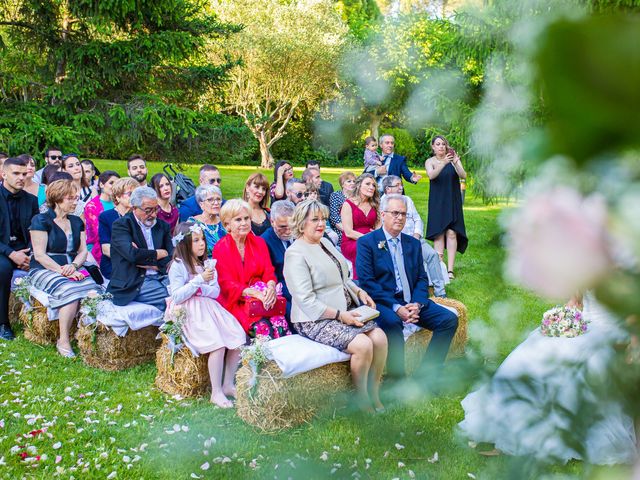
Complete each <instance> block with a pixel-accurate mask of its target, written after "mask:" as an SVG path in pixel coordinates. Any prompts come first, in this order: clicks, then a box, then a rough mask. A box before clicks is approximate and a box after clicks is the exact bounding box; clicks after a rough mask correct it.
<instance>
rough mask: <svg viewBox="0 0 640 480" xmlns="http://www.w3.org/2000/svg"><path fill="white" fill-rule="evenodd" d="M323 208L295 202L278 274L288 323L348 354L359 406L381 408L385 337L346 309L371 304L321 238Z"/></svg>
mask: <svg viewBox="0 0 640 480" xmlns="http://www.w3.org/2000/svg"><path fill="white" fill-rule="evenodd" d="M328 216H329V211H328V209H327V207H325V206H324V205H322V204H321V203H320V202H318V201H317V200H306V201H304V202H301V203H299V204H298V205H297V206H296V209H295V212H294V214H293V218H292V224H293V225H292V233H293V235H294V236H295V237H296V238H297V240H296V241H295V242H294V243H293V245H291V246H290V247H289V248H288V249H287V251H286V253H285V258H284V278H285V281H286V283H287V287H288V288H289V292H290V293H291V298H292V306H291V322H292V323H293V324H294V326H295V327H296V330H297V331H298V333H300V334H301V335H303V336H305V337H307V338H310V339H311V340H314V341H316V342H319V343H324V344H325V345H330V346H332V347H334V348H337V349H339V350H342V351H344V352H347V353H349V354H351V376H352V378H353V382H354V384H355V387H356V391H357V394H358V397H359V398H358V399H359V403H360V406H361V408H363V409H364V410H367V411H373V409H376V410H378V411H380V410H383V409H384V407H383V405H382V403H381V402H380V396H379V391H380V379H381V378H382V372H383V369H384V365H385V362H386V359H387V337H386V335H385V334H384V332H383V331H382V330H381V329H380V328H378V326H377V325H376V323H375V322H374V321H370V322H368V323H362V322H360V321H359V320H358V317H359V315H358V313H355V312H350V311H349V310H351V309H353V308H356V307H357V306H358V305H360V304H366V305H368V306H370V307H371V308H375V306H376V305H375V303H374V302H373V300H372V299H371V297H370V296H369V295H368V294H367V292H365V291H364V290H363V289H361V288H359V287H358V286H357V285H356V284H355V283H354V282H353V281H352V280H351V279H350V278H349V268H348V266H347V262H346V260H345V258H344V257H343V256H342V254H341V253H340V252H338V250H336V248H335V247H334V245H333V243H331V241H330V240H327V239H326V238H323V235H324V231H325V228H326V219H327V218H328Z"/></svg>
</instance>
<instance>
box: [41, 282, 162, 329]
mask: <svg viewBox="0 0 640 480" xmlns="http://www.w3.org/2000/svg"><path fill="white" fill-rule="evenodd" d="M29 291H30V293H31V295H32V296H33V298H35V299H36V300H38V301H39V302H40V303H41V304H42V305H43V306H45V307H47V316H48V317H49V320H57V319H58V310H57V309H51V308H49V296H48V295H47V294H46V293H45V292H43V291H42V290H38V289H37V288H33V287H31V288H30V289H29ZM163 317H164V313H163V312H162V311H160V310H158V309H157V308H156V307H153V306H151V305H147V304H145V303H138V302H131V303H130V304H129V305H126V306H124V307H120V306H118V305H114V304H113V303H112V302H110V301H104V302H102V303H101V304H100V307H99V308H98V317H97V319H96V320H97V321H98V322H100V323H102V324H103V325H105V326H107V327H109V328H111V329H112V330H113V332H114V333H115V334H116V335H118V336H119V337H124V336H125V335H126V334H127V332H128V331H129V329H131V330H140V329H141V328H144V327H148V326H150V325H154V326H156V327H159V326H160V325H162V323H163Z"/></svg>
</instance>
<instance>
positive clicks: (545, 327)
mask: <svg viewBox="0 0 640 480" xmlns="http://www.w3.org/2000/svg"><path fill="white" fill-rule="evenodd" d="M587 323H588V322H587V321H586V320H585V318H584V317H583V316H582V312H581V311H580V310H578V309H577V308H573V307H566V306H564V307H560V306H558V307H553V308H552V309H551V310H547V311H546V312H544V314H543V315H542V322H541V324H540V332H541V333H542V334H543V335H544V336H546V337H568V338H573V337H577V336H578V335H582V334H583V333H585V332H586V331H587Z"/></svg>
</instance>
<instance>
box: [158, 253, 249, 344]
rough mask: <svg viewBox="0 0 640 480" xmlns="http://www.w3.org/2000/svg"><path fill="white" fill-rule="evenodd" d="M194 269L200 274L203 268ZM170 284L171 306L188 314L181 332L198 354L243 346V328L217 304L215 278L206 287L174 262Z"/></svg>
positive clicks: (200, 280) (170, 274)
mask: <svg viewBox="0 0 640 480" xmlns="http://www.w3.org/2000/svg"><path fill="white" fill-rule="evenodd" d="M196 269H197V271H198V272H202V271H203V269H202V267H196ZM216 277H217V274H216ZM169 283H170V285H169V293H170V294H171V303H172V304H173V305H179V306H181V307H183V308H184V309H185V310H186V312H187V319H186V321H185V323H184V325H183V327H182V332H183V333H184V336H185V337H186V339H187V341H188V342H189V344H190V346H191V347H192V348H194V349H195V350H196V351H197V352H198V353H199V354H204V353H209V352H213V351H214V350H218V349H219V348H223V347H225V348H228V349H236V348H239V347H240V346H242V345H244V344H245V343H246V335H245V333H244V330H243V329H242V326H240V324H239V323H238V321H237V320H236V319H235V318H234V317H233V315H231V314H230V313H229V312H228V311H227V310H225V309H224V308H223V307H222V305H220V304H219V303H218V301H217V300H216V298H218V295H219V294H220V286H219V285H218V281H217V279H216V278H215V277H214V278H213V280H211V281H210V282H208V283H205V282H204V280H203V279H202V277H201V276H200V275H191V274H189V273H188V272H187V268H186V267H185V266H184V264H183V263H182V262H181V261H179V260H176V261H174V262H173V263H172V264H171V268H170V269H169ZM173 305H172V306H173ZM169 310H170V308H168V309H167V311H169Z"/></svg>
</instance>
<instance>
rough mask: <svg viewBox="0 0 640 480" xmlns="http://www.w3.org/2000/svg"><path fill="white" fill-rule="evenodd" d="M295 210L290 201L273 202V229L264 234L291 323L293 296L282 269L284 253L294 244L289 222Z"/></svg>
mask: <svg viewBox="0 0 640 480" xmlns="http://www.w3.org/2000/svg"><path fill="white" fill-rule="evenodd" d="M295 208H296V206H295V205H294V204H293V203H292V202H290V201H289V200H278V201H277V202H273V205H271V215H270V218H271V227H269V228H268V229H267V230H266V231H265V232H264V233H263V234H262V238H263V240H264V241H265V242H266V243H267V247H268V248H269V256H270V257H271V263H272V264H273V268H275V270H276V278H277V279H278V282H280V283H282V295H283V296H284V298H286V299H287V313H286V318H287V321H289V318H290V317H289V315H290V313H291V294H290V293H289V289H288V288H287V284H286V283H285V281H284V275H283V273H282V269H283V268H284V252H285V250H286V249H287V248H289V247H290V246H291V244H292V243H293V238H292V237H291V226H290V225H289V221H290V220H291V217H293V211H294V210H295Z"/></svg>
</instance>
